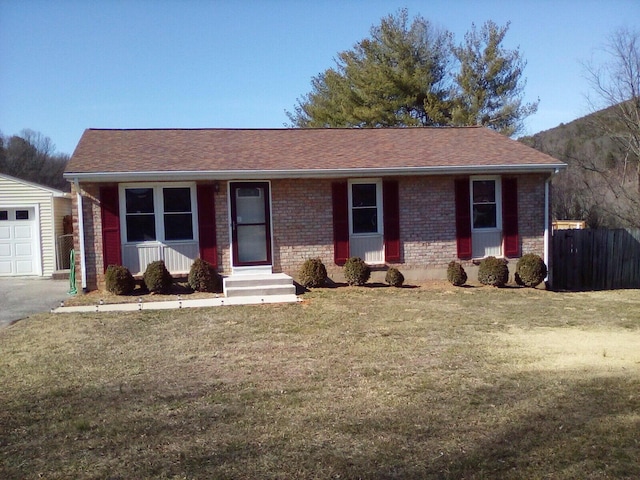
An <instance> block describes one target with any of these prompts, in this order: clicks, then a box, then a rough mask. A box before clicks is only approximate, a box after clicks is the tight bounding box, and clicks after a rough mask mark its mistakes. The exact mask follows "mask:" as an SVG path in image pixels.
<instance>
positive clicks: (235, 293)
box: [225, 285, 296, 298]
mask: <svg viewBox="0 0 640 480" xmlns="http://www.w3.org/2000/svg"><path fill="white" fill-rule="evenodd" d="M295 294H296V287H294V286H293V285H289V286H286V285H283V286H278V287H255V288H253V287H243V288H227V290H226V292H225V297H227V298H232V297H268V296H271V295H295Z"/></svg>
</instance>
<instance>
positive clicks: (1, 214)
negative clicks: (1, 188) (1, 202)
mask: <svg viewBox="0 0 640 480" xmlns="http://www.w3.org/2000/svg"><path fill="white" fill-rule="evenodd" d="M8 219H9V212H8V211H7V210H0V220H8Z"/></svg>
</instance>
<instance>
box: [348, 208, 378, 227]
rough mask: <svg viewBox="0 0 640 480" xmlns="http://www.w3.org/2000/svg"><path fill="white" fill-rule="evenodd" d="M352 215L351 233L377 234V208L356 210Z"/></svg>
mask: <svg viewBox="0 0 640 480" xmlns="http://www.w3.org/2000/svg"><path fill="white" fill-rule="evenodd" d="M352 214H353V233H378V209H377V208H375V207H374V208H358V209H354V210H353V211H352Z"/></svg>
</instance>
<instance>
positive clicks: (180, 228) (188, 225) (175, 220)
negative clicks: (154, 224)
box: [164, 213, 193, 240]
mask: <svg viewBox="0 0 640 480" xmlns="http://www.w3.org/2000/svg"><path fill="white" fill-rule="evenodd" d="M164 239H165V240H193V222H192V217H191V214H190V213H172V214H165V216H164Z"/></svg>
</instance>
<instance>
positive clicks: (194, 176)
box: [64, 163, 567, 182]
mask: <svg viewBox="0 0 640 480" xmlns="http://www.w3.org/2000/svg"><path fill="white" fill-rule="evenodd" d="M566 167H567V165H566V164H564V163H555V164H534V165H531V164H522V165H475V166H459V167H456V166H454V167H451V166H439V167H389V168H386V167H385V168H335V169H317V168H314V169H294V170H198V171H189V170H183V171H147V172H88V173H80V172H68V173H65V174H64V177H65V178H68V179H71V178H72V179H74V181H76V180H80V181H83V182H117V181H119V182H121V181H127V182H132V181H169V180H173V181H176V180H177V181H180V180H212V179H215V180H238V179H259V178H265V179H280V178H336V177H340V178H342V177H371V176H394V177H395V176H398V177H399V176H415V175H480V174H517V173H552V172H555V171H558V170H564V169H565V168H566Z"/></svg>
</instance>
